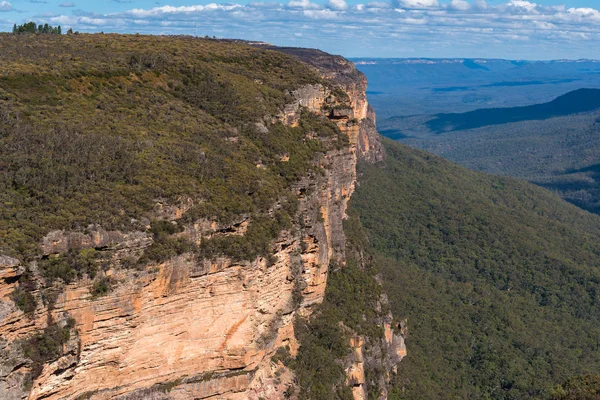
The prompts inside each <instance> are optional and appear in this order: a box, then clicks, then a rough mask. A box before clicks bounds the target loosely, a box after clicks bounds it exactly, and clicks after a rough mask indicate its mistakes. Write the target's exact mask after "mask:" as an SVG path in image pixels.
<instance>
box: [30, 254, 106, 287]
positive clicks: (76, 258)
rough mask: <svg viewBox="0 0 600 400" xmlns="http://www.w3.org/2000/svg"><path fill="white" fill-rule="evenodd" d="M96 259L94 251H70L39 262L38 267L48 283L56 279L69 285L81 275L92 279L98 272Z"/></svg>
mask: <svg viewBox="0 0 600 400" xmlns="http://www.w3.org/2000/svg"><path fill="white" fill-rule="evenodd" d="M97 257H98V252H97V251H96V250H94V249H85V250H70V251H69V252H67V253H66V254H59V255H56V256H50V257H49V258H48V259H45V260H41V261H40V267H41V270H42V273H43V275H44V277H45V278H46V281H47V282H48V283H52V282H54V281H55V280H57V279H62V280H63V281H64V282H65V283H70V282H72V281H73V280H74V279H76V278H81V277H82V276H83V275H87V276H89V277H90V278H92V279H93V278H94V277H95V276H96V273H97V272H98V263H97Z"/></svg>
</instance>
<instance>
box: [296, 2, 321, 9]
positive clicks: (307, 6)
mask: <svg viewBox="0 0 600 400" xmlns="http://www.w3.org/2000/svg"><path fill="white" fill-rule="evenodd" d="M288 7H292V8H304V9H305V10H310V9H319V8H321V6H319V5H318V4H315V3H311V1H310V0H290V2H289V3H288Z"/></svg>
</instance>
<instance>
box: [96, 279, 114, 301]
mask: <svg viewBox="0 0 600 400" xmlns="http://www.w3.org/2000/svg"><path fill="white" fill-rule="evenodd" d="M113 284H114V282H113V279H111V278H110V277H108V276H101V277H99V278H97V279H96V280H95V281H94V283H92V289H91V290H90V294H91V295H92V298H98V297H102V296H106V295H107V294H108V293H110V291H111V290H112V288H113Z"/></svg>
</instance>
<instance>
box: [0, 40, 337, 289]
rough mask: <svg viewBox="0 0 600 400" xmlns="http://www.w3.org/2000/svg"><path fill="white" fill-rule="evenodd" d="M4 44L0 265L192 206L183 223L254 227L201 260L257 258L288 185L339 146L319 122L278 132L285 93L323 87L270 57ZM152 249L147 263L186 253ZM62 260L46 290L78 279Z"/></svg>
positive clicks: (131, 44)
mask: <svg viewBox="0 0 600 400" xmlns="http://www.w3.org/2000/svg"><path fill="white" fill-rule="evenodd" d="M0 43H1V45H2V48H3V57H2V60H0V67H1V68H2V70H3V71H4V72H5V73H4V74H3V76H2V77H0V187H2V188H3V189H2V190H1V191H0V221H2V224H1V225H0V253H4V254H11V255H14V256H17V257H20V258H23V259H31V258H34V257H37V256H38V254H39V250H38V244H39V241H40V239H41V238H42V237H43V236H44V235H45V234H46V233H48V232H49V231H50V230H53V229H67V230H84V229H85V227H87V226H88V225H89V224H92V223H95V224H99V225H101V226H102V227H103V228H105V229H119V230H124V231H127V230H132V229H143V225H142V224H141V223H140V222H138V221H140V220H141V219H143V218H149V219H152V218H153V214H152V211H153V208H154V205H155V204H156V202H157V201H160V202H162V203H165V202H166V203H168V204H178V202H179V201H181V199H187V198H190V199H192V201H193V202H194V207H193V208H192V209H191V210H190V211H189V212H188V213H187V215H185V216H184V221H187V222H190V221H192V220H195V219H198V218H208V219H214V220H217V221H219V222H222V223H229V222H232V221H235V220H237V219H239V218H240V217H241V216H248V217H250V219H251V220H252V221H254V220H256V221H258V222H257V223H256V224H251V227H250V235H249V237H248V238H247V239H248V240H247V241H245V242H244V243H235V241H236V240H237V241H240V240H245V239H239V238H238V239H231V240H233V241H234V243H221V244H219V243H211V244H209V243H207V245H206V248H205V249H204V250H203V251H204V252H208V253H211V254H212V253H214V252H215V251H217V252H219V251H220V252H224V251H226V250H228V249H230V250H231V251H230V252H231V253H234V254H231V255H235V256H236V257H240V256H241V255H242V254H246V256H247V257H251V256H253V255H258V254H264V253H265V250H264V249H265V246H267V244H268V240H270V239H272V238H273V237H274V235H276V234H277V232H278V229H279V230H280V229H282V227H285V226H287V224H288V222H286V221H288V219H289V218H290V216H293V214H294V212H295V209H294V203H293V201H292V200H290V199H291V198H292V197H294V196H293V193H292V191H291V190H290V188H291V187H292V185H293V184H294V183H295V182H297V181H298V180H299V179H300V178H301V177H302V176H305V175H306V174H308V173H311V171H313V172H318V171H317V170H318V168H317V167H315V165H316V164H315V163H314V160H315V158H316V157H318V155H319V154H321V153H322V152H324V151H326V150H328V149H330V148H335V147H337V146H340V145H343V144H345V143H347V138H346V137H345V136H344V135H343V134H341V132H340V131H339V129H337V127H335V126H334V125H333V124H330V123H329V122H328V121H327V120H326V119H324V118H322V117H318V116H316V115H314V114H310V113H305V114H303V115H302V119H301V122H300V124H299V126H298V127H288V126H284V125H283V124H281V123H275V122H273V121H276V116H277V115H278V114H279V113H280V111H281V108H282V107H283V105H284V104H286V103H287V102H289V101H291V100H292V95H291V92H292V91H293V90H294V89H296V88H298V87H300V86H301V85H304V84H307V83H324V82H323V81H322V80H321V78H320V77H318V76H317V75H316V74H315V73H314V72H313V71H312V70H311V69H309V68H308V67H307V66H305V65H304V64H302V63H300V62H299V61H298V60H297V59H295V58H293V57H290V56H286V55H284V54H282V53H279V52H275V51H270V50H263V49H258V48H253V47H250V46H247V45H245V44H242V43H234V42H228V41H216V40H204V39H196V38H190V37H145V36H137V35H136V36H133V35H129V36H127V35H70V36H65V35H61V36H59V35H9V34H5V35H0ZM324 84H325V83H324ZM277 201H281V202H282V203H283V204H284V205H286V206H284V207H283V208H282V210H281V211H279V214H281V215H280V217H278V218H277V221H278V222H277V223H276V225H272V224H269V226H266V225H265V223H260V221H262V220H263V219H264V218H265V216H266V215H267V212H268V211H272V210H271V208H272V207H273V205H274V204H275V203H276V202H277ZM279 214H277V215H279ZM265 232H266V233H265ZM156 239H158V240H157V243H156V245H155V246H153V248H152V249H151V250H150V251H149V254H148V255H147V257H146V259H148V260H153V261H158V260H161V259H164V257H168V256H170V255H172V254H173V253H174V252H175V253H178V252H180V251H183V250H182V249H187V247H186V246H187V244H186V243H180V242H178V241H177V240H176V239H171V238H167V237H166V236H164V235H162V236H157V237H156ZM208 253H206V254H208ZM63 258H64V257H61V258H59V259H50V260H49V261H48V262H47V263H46V264H45V265H44V268H43V270H44V271H45V274H46V276H47V278H48V279H50V280H51V279H54V277H55V276H57V274H59V275H64V276H62V277H63V278H65V280H67V281H68V280H71V279H72V278H73V277H75V276H76V275H78V274H80V271H77V270H73V269H68V270H67V269H65V268H63V267H64V263H62V261H61V260H62V259H63ZM61 263H62V264H61ZM90 272H91V271H90ZM92 276H93V273H92Z"/></svg>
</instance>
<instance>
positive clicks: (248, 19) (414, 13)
mask: <svg viewBox="0 0 600 400" xmlns="http://www.w3.org/2000/svg"><path fill="white" fill-rule="evenodd" d="M2 4H4V5H5V7H6V4H7V2H5V1H2V2H0V10H1V8H2ZM8 4H9V6H10V3H8ZM45 19H46V20H47V22H49V23H52V24H53V25H55V24H62V25H63V26H66V27H73V28H74V29H76V30H80V31H83V32H97V31H104V32H131V33H133V32H139V33H152V34H187V35H193V34H198V35H199V36H204V35H209V36H213V35H214V36H217V37H236V38H243V39H248V40H260V41H266V42H270V43H274V44H279V45H291V46H308V47H319V48H322V49H324V50H326V51H332V52H336V53H341V54H344V55H346V56H350V57H352V56H379V57H385V56H389V57H410V56H431V57H454V56H456V57H502V58H511V59H522V58H529V59H532V58H536V59H548V58H583V57H587V58H600V54H599V50H596V48H597V46H596V43H598V41H599V40H600V11H598V10H597V9H594V8H567V7H565V6H545V5H540V4H537V3H535V2H532V1H527V0H509V1H507V2H504V3H501V4H489V3H487V2H486V1H485V0H448V1H446V2H442V1H438V0H392V1H391V2H368V3H362V4H357V5H349V4H348V3H347V2H346V1H345V0H328V2H327V3H325V4H321V3H316V2H313V0H289V2H287V3H272V2H265V1H256V2H252V3H249V4H235V3H228V4H216V3H211V4H206V5H200V4H198V5H189V6H171V5H164V6H157V7H153V8H131V9H129V10H127V11H123V12H116V13H108V14H95V13H87V12H83V11H81V10H75V11H74V12H73V13H72V15H57V16H52V17H49V18H45Z"/></svg>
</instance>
